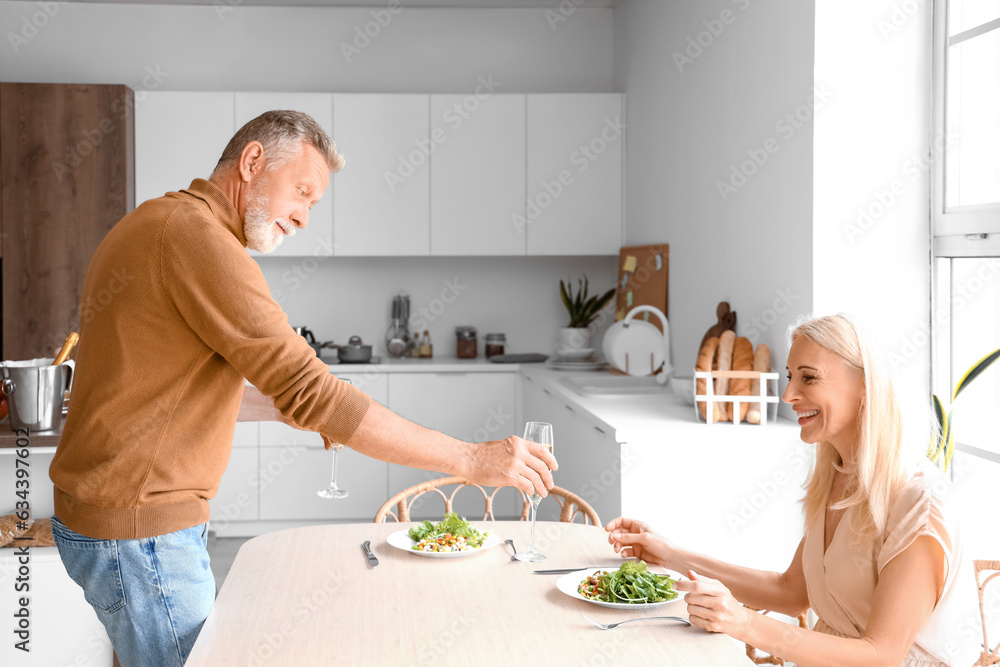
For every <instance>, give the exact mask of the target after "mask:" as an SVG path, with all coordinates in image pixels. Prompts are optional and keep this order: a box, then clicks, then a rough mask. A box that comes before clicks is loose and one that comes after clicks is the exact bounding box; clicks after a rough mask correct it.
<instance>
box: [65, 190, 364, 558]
mask: <svg viewBox="0 0 1000 667" xmlns="http://www.w3.org/2000/svg"><path fill="white" fill-rule="evenodd" d="M81 320H82V321H81V330H80V345H79V348H78V350H77V360H76V377H75V378H74V380H73V399H72V401H71V408H70V411H69V415H68V417H67V419H66V424H65V428H64V429H63V435H62V439H61V440H60V442H59V447H58V449H57V450H56V454H55V458H54V459H53V460H52V466H51V468H50V469H49V476H50V477H51V478H52V481H53V483H54V484H55V510H56V516H58V517H59V518H60V519H61V520H62V521H63V522H64V523H65V524H66V525H67V526H69V527H70V528H71V529H72V530H75V531H76V532H78V533H81V534H83V535H87V536H90V537H94V538H100V539H135V538H142V537H151V536H154V535H163V534H165V533H169V532H173V531H176V530H183V529H185V528H190V527H192V526H196V525H198V524H200V523H204V522H205V521H207V520H208V518H209V507H208V499H209V498H212V497H213V496H214V495H215V492H216V490H217V489H218V487H219V480H220V478H221V477H222V473H223V471H225V469H226V464H227V463H228V462H229V454H230V449H231V447H232V438H233V430H234V428H235V424H236V416H237V413H238V412H239V407H240V401H241V397H242V394H243V386H244V378H246V379H247V380H249V381H250V382H251V384H253V385H254V386H255V387H257V388H258V389H259V390H260V391H261V392H262V393H263V394H265V395H266V396H270V397H272V398H273V399H274V403H275V406H276V407H277V408H278V409H279V410H280V411H281V413H282V414H284V415H285V416H286V417H291V418H293V419H294V420H295V422H296V423H297V424H299V425H301V426H303V427H305V428H308V429H310V430H314V431H318V432H321V433H323V434H325V435H327V436H328V437H330V438H331V439H332V440H334V441H336V442H347V441H348V440H349V439H350V437H351V435H353V433H354V431H355V430H356V429H357V427H358V425H359V424H360V423H361V420H362V419H363V418H364V416H365V413H366V412H367V410H368V406H369V402H370V399H369V398H368V396H367V395H366V394H365V393H363V392H361V391H360V390H358V389H356V388H354V387H351V386H350V385H347V384H345V383H343V382H340V381H338V380H337V379H336V378H335V377H333V376H332V375H331V374H330V372H329V368H328V367H327V366H326V364H324V363H322V362H321V361H320V360H319V359H318V358H317V357H316V354H315V352H313V350H312V348H311V347H309V345H308V344H306V342H305V340H304V339H303V338H302V337H301V336H297V335H296V334H295V332H294V331H292V329H291V327H289V326H288V319H287V317H286V316H285V313H284V312H282V310H281V307H280V306H278V304H277V303H275V302H274V300H273V299H272V298H271V293H270V290H269V289H268V286H267V282H266V281H265V280H264V276H263V274H262V273H261V271H260V268H259V267H258V266H257V263H256V262H255V261H254V260H253V259H252V258H251V257H250V256H249V255H248V254H247V252H246V239H245V237H244V235H243V221H242V219H241V218H240V216H239V214H238V213H237V211H236V209H235V208H234V207H233V205H232V203H231V202H230V201H229V200H227V199H226V198H225V196H224V195H223V193H222V191H221V190H219V189H218V188H217V187H216V186H215V185H214V184H212V183H210V182H208V181H205V180H202V179H196V180H195V181H194V182H193V183H191V186H190V188H189V189H187V190H184V191H182V192H170V193H168V194H167V195H166V196H164V197H160V198H159V199H153V200H150V201H147V202H145V203H144V204H142V205H141V206H139V207H138V208H137V209H135V211H133V212H132V213H129V214H128V215H126V216H125V217H124V218H122V219H121V220H120V221H119V222H118V224H117V225H115V226H114V228H113V229H112V230H111V231H110V232H109V233H108V235H107V237H106V238H105V239H104V241H103V242H101V245H100V247H98V249H97V252H96V253H94V257H93V259H92V260H91V262H90V269H89V270H88V271H87V279H86V282H85V283H84V290H83V308H82V311H81Z"/></svg>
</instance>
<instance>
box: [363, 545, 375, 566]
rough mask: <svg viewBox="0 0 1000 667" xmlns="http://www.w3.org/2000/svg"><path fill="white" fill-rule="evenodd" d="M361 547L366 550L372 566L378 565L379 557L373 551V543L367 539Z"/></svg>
mask: <svg viewBox="0 0 1000 667" xmlns="http://www.w3.org/2000/svg"><path fill="white" fill-rule="evenodd" d="M361 548H362V549H364V550H365V555H366V556H368V564H369V565H371V566H372V567H375V566H377V565H378V558H375V554H373V553H372V543H371V542H369V541H368V540H365V541H364V544H362V545H361Z"/></svg>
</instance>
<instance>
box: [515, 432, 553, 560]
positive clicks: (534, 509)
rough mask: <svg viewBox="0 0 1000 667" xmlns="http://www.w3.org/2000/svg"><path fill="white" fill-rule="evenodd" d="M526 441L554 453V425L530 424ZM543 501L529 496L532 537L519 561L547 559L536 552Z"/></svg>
mask: <svg viewBox="0 0 1000 667" xmlns="http://www.w3.org/2000/svg"><path fill="white" fill-rule="evenodd" d="M524 439H525V440H529V441H531V442H536V443H538V444H539V445H541V446H542V447H545V448H546V449H548V450H549V453H550V454H551V453H552V452H553V446H554V443H553V441H552V424H546V423H545V422H528V423H527V424H526V425H525V427H524ZM541 500H542V497H541V496H540V495H538V494H537V493H532V494H531V495H530V496H528V501H529V502H530V503H531V537H530V538H529V539H528V550H527V551H522V552H521V553H519V554H517V555H516V556H515V558H517V559H518V560H523V561H526V562H529V563H540V562H542V561H543V560H546V558H547V557H546V556H545V555H544V554H540V553H538V552H537V551H535V517H536V515H537V514H538V503H539V502H541Z"/></svg>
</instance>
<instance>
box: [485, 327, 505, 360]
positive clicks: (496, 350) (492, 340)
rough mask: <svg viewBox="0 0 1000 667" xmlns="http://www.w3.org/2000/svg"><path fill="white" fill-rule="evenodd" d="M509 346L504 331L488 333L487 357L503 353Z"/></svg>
mask: <svg viewBox="0 0 1000 667" xmlns="http://www.w3.org/2000/svg"><path fill="white" fill-rule="evenodd" d="M506 347H507V336H506V335H505V334H502V333H490V334H486V358H487V359H489V358H490V357H492V356H495V355H498V354H503V353H504V349H506Z"/></svg>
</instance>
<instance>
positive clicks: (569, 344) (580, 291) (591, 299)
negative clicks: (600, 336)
mask: <svg viewBox="0 0 1000 667" xmlns="http://www.w3.org/2000/svg"><path fill="white" fill-rule="evenodd" d="M614 295H615V289H614V288H613V287H612V288H611V289H609V290H608V291H607V292H604V293H603V294H600V295H594V296H590V281H589V280H588V279H587V276H584V277H583V278H580V279H579V280H578V281H577V290H576V294H573V282H572V280H569V279H567V280H566V282H563V281H562V280H560V281H559V296H560V298H561V299H562V303H563V305H564V306H565V307H566V312H567V313H569V325H568V326H566V327H563V328H562V329H560V330H559V339H558V343H557V344H556V351H557V352H559V354H560V355H561V356H589V354H590V353H591V352H593V348H591V341H592V340H593V327H592V326H591V325H592V324H593V323H594V320H595V319H597V316H598V314H599V313H600V312H601V310H603V309H604V307H605V306H607V305H608V303H610V302H611V299H612V298H613V297H614Z"/></svg>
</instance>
